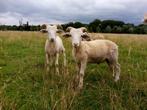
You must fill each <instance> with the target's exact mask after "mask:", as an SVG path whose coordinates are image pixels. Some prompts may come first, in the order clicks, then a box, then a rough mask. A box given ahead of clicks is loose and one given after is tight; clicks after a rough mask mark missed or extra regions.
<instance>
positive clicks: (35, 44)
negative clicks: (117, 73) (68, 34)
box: [0, 32, 147, 110]
mask: <svg viewBox="0 0 147 110" xmlns="http://www.w3.org/2000/svg"><path fill="white" fill-rule="evenodd" d="M104 35H105V36H106V38H107V39H110V40H112V41H114V42H116V43H117V44H118V45H119V62H120V64H121V77H120V81H119V82H118V83H115V82H114V79H113V77H112V73H111V72H110V71H109V69H108V67H107V65H106V64H100V65H96V64H89V65H88V66H87V69H86V72H85V76H84V88H83V90H82V91H81V92H76V91H74V90H73V87H72V86H73V84H72V83H73V79H74V77H75V75H76V71H75V62H74V60H73V58H72V55H71V43H70V39H64V38H63V42H64V45H65V48H66V54H67V61H68V65H67V68H64V67H63V65H62V63H60V66H59V67H60V69H59V71H60V74H59V75H57V74H55V70H54V67H52V69H50V72H46V70H45V68H44V61H45V57H44V56H45V55H44V43H45V39H46V35H45V34H40V33H38V32H0V110H132V109H134V110H146V109H147V36H146V35H128V34H125V35H119V34H104ZM59 60H60V62H62V58H60V59H59Z"/></svg>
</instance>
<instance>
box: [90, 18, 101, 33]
mask: <svg viewBox="0 0 147 110" xmlns="http://www.w3.org/2000/svg"><path fill="white" fill-rule="evenodd" d="M100 24H101V21H100V20H99V19H95V20H94V21H92V22H91V23H89V25H88V29H89V31H90V32H97V27H98V26H100Z"/></svg>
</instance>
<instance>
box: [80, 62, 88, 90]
mask: <svg viewBox="0 0 147 110" xmlns="http://www.w3.org/2000/svg"><path fill="white" fill-rule="evenodd" d="M86 64H87V61H82V62H81V67H80V73H79V86H78V87H79V89H82V88H83V77H84V71H85V69H86Z"/></svg>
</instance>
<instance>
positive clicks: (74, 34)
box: [63, 27, 87, 47]
mask: <svg viewBox="0 0 147 110" xmlns="http://www.w3.org/2000/svg"><path fill="white" fill-rule="evenodd" d="M86 31H87V29H86V28H85V27H81V28H77V29H76V28H73V27H68V28H67V29H66V32H67V33H65V34H64V35H63V36H64V37H71V40H72V45H73V46H74V47H78V46H79V45H80V42H81V41H82V37H83V35H85V32H86ZM84 37H85V36H84Z"/></svg>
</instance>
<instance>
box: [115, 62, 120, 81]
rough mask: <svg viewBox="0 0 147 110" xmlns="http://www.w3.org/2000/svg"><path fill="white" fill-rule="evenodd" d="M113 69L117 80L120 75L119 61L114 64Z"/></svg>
mask: <svg viewBox="0 0 147 110" xmlns="http://www.w3.org/2000/svg"><path fill="white" fill-rule="evenodd" d="M114 71H115V82H117V81H118V80H119V76H120V64H119V63H116V64H115V66H114Z"/></svg>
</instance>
